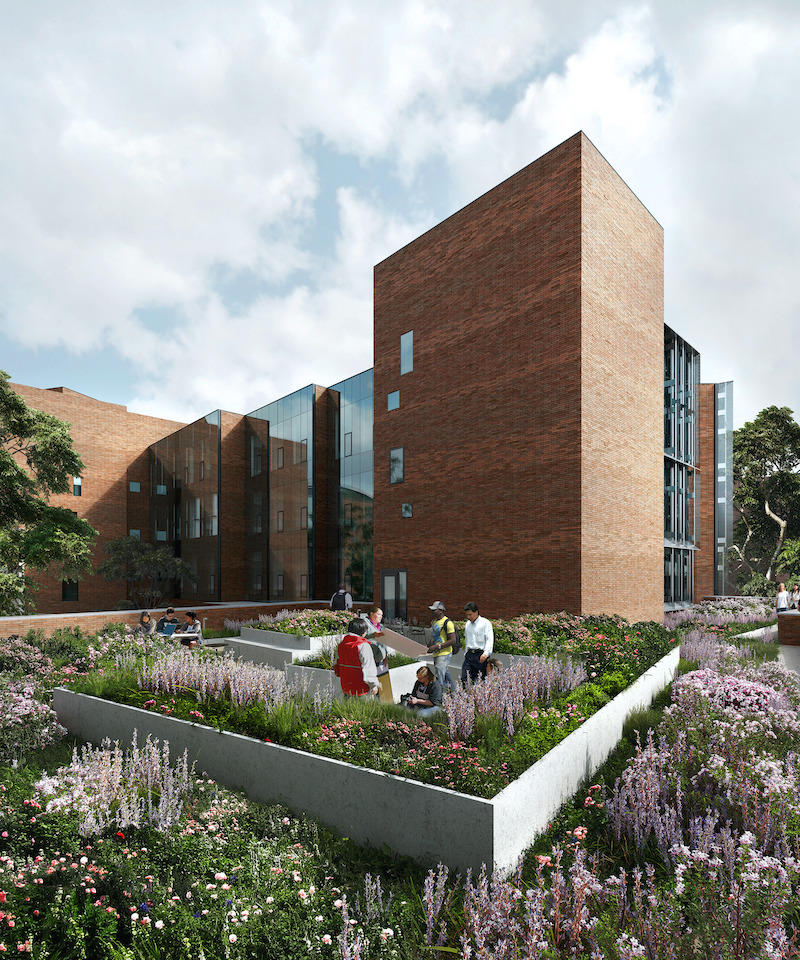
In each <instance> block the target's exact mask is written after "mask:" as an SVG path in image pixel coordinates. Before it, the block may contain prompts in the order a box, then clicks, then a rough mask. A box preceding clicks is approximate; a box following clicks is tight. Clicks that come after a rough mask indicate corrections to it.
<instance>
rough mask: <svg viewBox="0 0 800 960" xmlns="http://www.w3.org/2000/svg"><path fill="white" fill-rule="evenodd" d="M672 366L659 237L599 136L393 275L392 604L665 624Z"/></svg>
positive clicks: (389, 435)
mask: <svg viewBox="0 0 800 960" xmlns="http://www.w3.org/2000/svg"><path fill="white" fill-rule="evenodd" d="M640 245H641V246H640ZM582 273H583V282H584V284H585V290H583V291H582ZM409 330H413V331H414V369H413V371H412V372H410V373H407V374H405V375H403V376H401V375H400V337H401V335H402V334H404V333H406V332H407V331H409ZM662 354H663V256H662V236H661V228H660V227H659V226H658V224H656V223H655V222H654V221H653V219H652V217H651V216H650V215H649V214H648V213H647V211H646V210H644V208H643V207H642V206H641V204H639V203H638V201H636V198H635V197H634V196H633V194H631V193H630V191H629V190H628V189H627V188H626V187H625V185H624V184H623V183H622V182H621V181H620V180H619V178H618V177H617V176H616V174H615V173H614V171H613V170H612V169H611V168H610V167H609V166H608V164H606V163H605V161H604V160H603V159H602V157H600V155H599V154H598V153H597V151H596V150H595V149H594V148H593V147H592V145H591V144H590V143H589V142H588V140H586V138H585V137H584V136H583V135H582V134H577V135H576V136H574V137H572V138H570V139H569V140H567V141H566V142H565V143H563V144H561V145H560V146H559V147H556V148H555V149H554V150H552V151H550V152H549V153H547V154H545V155H544V156H543V157H542V158H540V159H539V160H537V161H536V162H535V163H533V164H531V165H530V166H528V167H526V168H524V169H523V170H521V171H520V172H519V173H517V174H515V175H514V176H513V177H511V178H510V179H509V180H507V181H505V182H504V183H502V184H500V185H499V186H498V187H495V188H494V189H493V190H491V191H490V192H489V193H488V194H486V195H484V196H483V197H480V198H479V199H478V200H476V201H475V202H474V203H471V204H470V205H469V206H467V207H465V208H464V209H463V210H460V211H459V212H458V213H456V214H454V215H453V216H452V217H450V218H449V219H448V220H446V221H444V222H443V223H441V224H439V225H438V226H437V227H435V228H433V229H432V230H430V231H429V232H428V233H426V234H424V235H423V236H422V237H420V238H419V239H417V240H415V241H414V242H413V243H411V244H409V245H408V246H406V247H404V248H403V249H402V250H400V251H398V252H397V253H396V254H394V255H393V256H391V257H389V258H388V259H387V260H385V261H383V262H382V263H380V264H378V266H377V267H376V268H375V368H374V369H375V538H374V542H375V591H376V593H375V596H376V597H378V596H379V595H380V571H381V569H387V568H401V569H407V570H408V590H409V611H408V612H409V616H412V617H413V616H417V617H420V618H427V617H428V616H429V612H428V610H427V605H428V604H429V603H430V602H432V600H434V599H442V600H444V601H445V603H447V604H448V605H449V606H450V609H451V610H460V608H461V607H462V606H463V603H464V602H465V601H466V600H468V599H474V600H475V601H476V602H478V603H479V604H480V605H481V609H482V611H483V612H484V613H486V614H487V615H489V616H510V615H514V614H517V613H520V612H522V611H525V610H540V611H557V610H564V609H566V610H571V611H573V612H589V611H591V610H593V611H595V612H598V611H599V610H600V609H602V610H606V611H608V612H618V613H622V614H624V615H625V616H631V617H633V618H635V619H639V618H640V617H651V616H656V617H658V616H661V613H662V611H663V596H662V595H661V594H660V588H661V582H662V576H661V563H662V544H663V537H662V530H663V466H662V464H663V460H662V459H660V458H661V457H663V444H661V439H660V438H661V423H662V417H663V399H662V381H663V373H662V371H663V355H662ZM583 378H585V379H586V383H585V384H584V387H583V390H582V381H583ZM651 378H652V381H653V382H652V383H651V382H650V381H651ZM395 390H399V391H400V408H399V409H398V410H395V411H391V412H387V409H386V399H385V398H386V395H387V393H389V392H391V391H395ZM394 447H403V448H404V453H405V480H404V482H403V483H401V484H390V483H389V452H390V450H391V449H392V448H394ZM595 487H602V488H603V489H594V488H595ZM404 502H409V503H411V504H412V509H413V517H412V518H411V519H403V518H402V517H401V504H402V503H404ZM653 531H654V532H653ZM582 565H583V566H582ZM606 565H608V569H606ZM650 580H653V583H652V584H651V583H650ZM584 593H585V597H584Z"/></svg>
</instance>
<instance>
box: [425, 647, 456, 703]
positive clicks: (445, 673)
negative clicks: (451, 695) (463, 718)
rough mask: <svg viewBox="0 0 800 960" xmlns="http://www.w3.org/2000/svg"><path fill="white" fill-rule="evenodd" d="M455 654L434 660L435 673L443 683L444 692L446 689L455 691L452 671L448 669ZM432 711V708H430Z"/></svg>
mask: <svg viewBox="0 0 800 960" xmlns="http://www.w3.org/2000/svg"><path fill="white" fill-rule="evenodd" d="M452 657H453V654H452V653H448V654H447V655H446V656H444V657H434V658H433V672H434V673H435V674H436V679H437V680H438V681H439V683H441V685H442V690H444V688H445V687H449V688H450V689H451V690H452V689H453V681H452V680H451V679H450V671H449V670H448V669H447V668H448V667H449V666H450V660H451V659H452ZM428 709H429V710H430V709H431V708H430V707H428Z"/></svg>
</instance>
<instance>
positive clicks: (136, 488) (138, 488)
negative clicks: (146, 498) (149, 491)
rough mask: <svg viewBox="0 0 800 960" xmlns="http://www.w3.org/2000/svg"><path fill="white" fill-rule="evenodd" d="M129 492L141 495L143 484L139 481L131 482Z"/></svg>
mask: <svg viewBox="0 0 800 960" xmlns="http://www.w3.org/2000/svg"><path fill="white" fill-rule="evenodd" d="M128 490H129V491H130V492H131V493H141V492H142V485H141V483H139V481H138V480H131V482H130V483H129V484H128Z"/></svg>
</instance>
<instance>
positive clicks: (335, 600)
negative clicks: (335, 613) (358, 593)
mask: <svg viewBox="0 0 800 960" xmlns="http://www.w3.org/2000/svg"><path fill="white" fill-rule="evenodd" d="M352 609H353V598H352V596H351V595H350V594H349V593H348V592H347V590H345V588H344V584H343V583H340V584H339V589H338V590H337V591H336V593H334V595H333V596H332V597H331V610H352Z"/></svg>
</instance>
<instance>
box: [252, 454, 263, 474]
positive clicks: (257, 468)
mask: <svg viewBox="0 0 800 960" xmlns="http://www.w3.org/2000/svg"><path fill="white" fill-rule="evenodd" d="M262 462H263V461H262V459H261V454H260V453H257V454H256V457H255V464H254V466H253V475H254V476H258V475H259V474H260V473H261V465H262Z"/></svg>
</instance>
